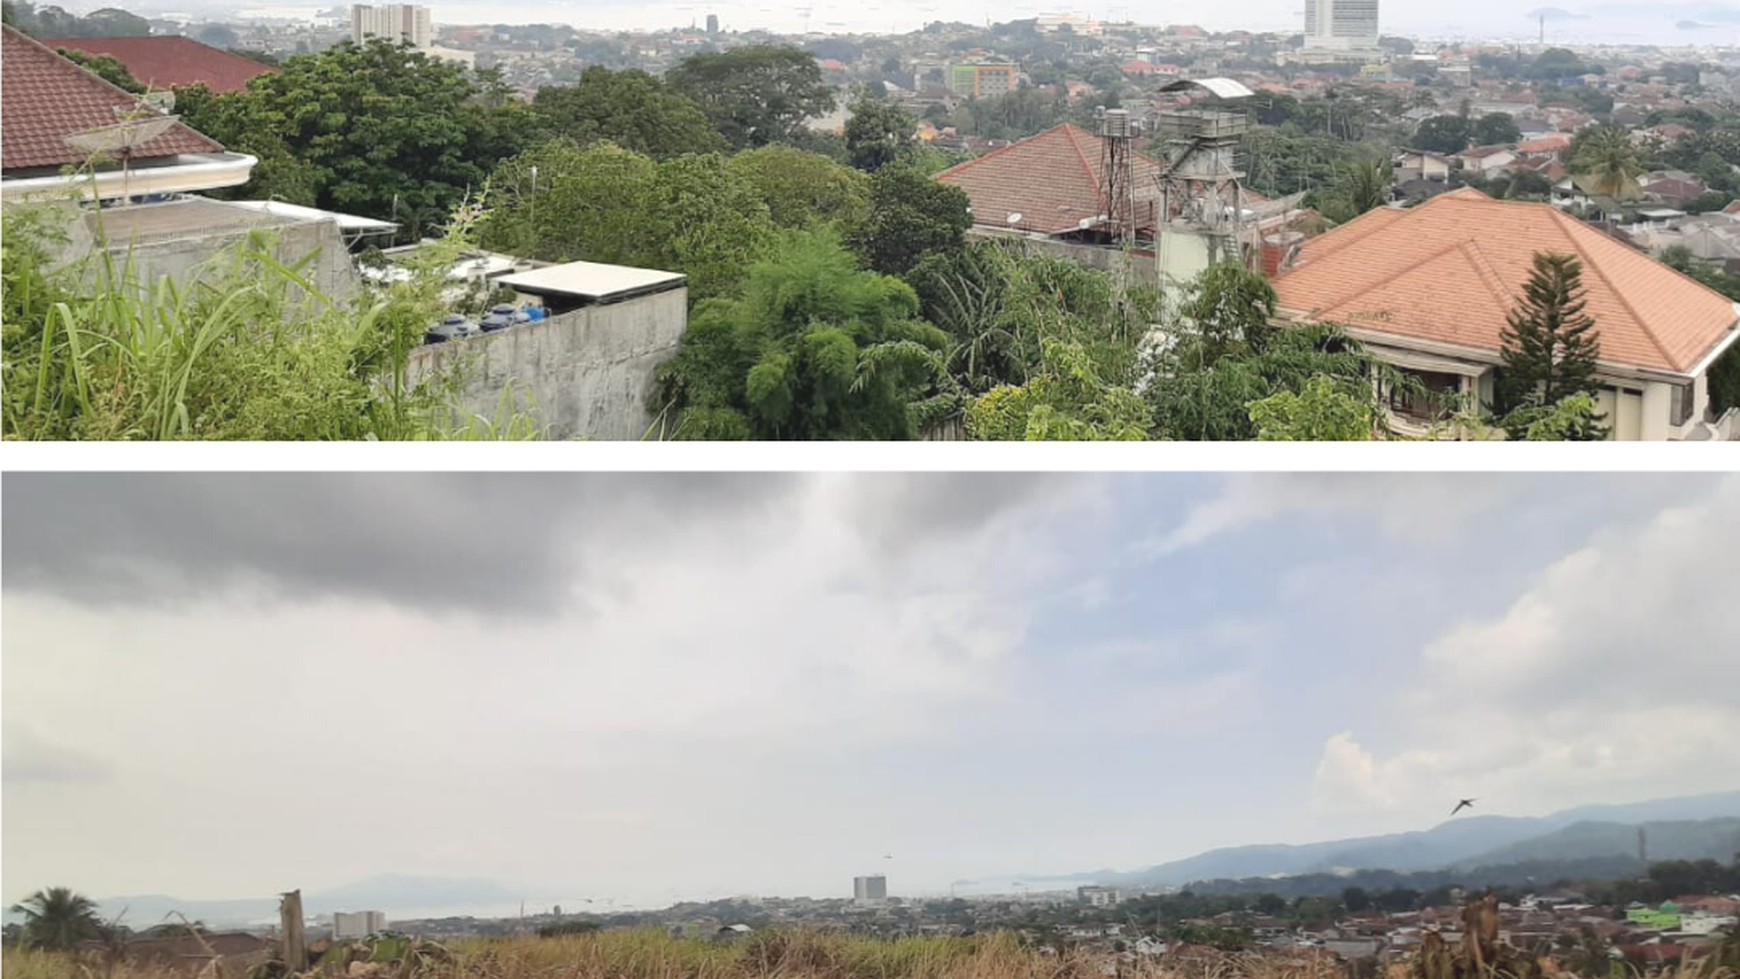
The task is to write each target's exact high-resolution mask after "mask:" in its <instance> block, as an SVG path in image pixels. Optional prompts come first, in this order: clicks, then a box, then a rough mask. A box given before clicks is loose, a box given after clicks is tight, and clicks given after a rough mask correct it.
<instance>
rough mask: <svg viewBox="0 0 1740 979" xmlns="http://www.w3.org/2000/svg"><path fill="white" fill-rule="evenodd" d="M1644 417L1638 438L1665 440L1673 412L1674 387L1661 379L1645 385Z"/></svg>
mask: <svg viewBox="0 0 1740 979" xmlns="http://www.w3.org/2000/svg"><path fill="white" fill-rule="evenodd" d="M1642 409H1643V410H1642V417H1641V418H1640V419H1639V422H1640V423H1641V424H1640V427H1639V432H1638V438H1640V439H1642V440H1643V441H1645V442H1665V441H1667V437H1668V432H1669V428H1668V419H1669V417H1670V416H1671V414H1672V412H1673V389H1672V388H1671V387H1669V386H1668V385H1667V384H1664V383H1662V382H1660V381H1651V382H1649V383H1648V384H1645V385H1644V386H1643V406H1642Z"/></svg>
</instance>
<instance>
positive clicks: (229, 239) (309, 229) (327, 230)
mask: <svg viewBox="0 0 1740 979" xmlns="http://www.w3.org/2000/svg"><path fill="white" fill-rule="evenodd" d="M250 230H252V229H248V228H224V229H221V230H215V231H209V232H206V233H183V234H176V235H156V236H148V237H142V238H138V239H133V240H127V239H124V238H120V237H119V236H114V237H111V239H110V241H109V242H108V246H107V251H108V252H109V254H110V255H111V256H112V257H113V259H114V261H115V263H116V267H117V268H119V267H121V265H122V264H123V263H125V262H126V261H127V260H128V259H129V256H130V257H131V260H132V262H133V265H134V268H135V269H136V270H137V271H138V272H139V281H140V282H141V283H151V282H155V281H157V280H158V279H160V278H162V277H164V276H168V277H170V278H172V279H174V280H175V281H176V282H178V283H182V284H185V283H187V282H188V281H190V280H191V279H192V278H193V277H194V273H196V272H200V273H203V274H219V275H221V274H222V270H223V268H224V266H223V265H222V263H221V261H220V262H219V263H218V264H217V265H215V266H209V265H208V263H211V262H212V259H213V258H214V257H216V256H219V255H227V254H231V251H230V250H231V249H234V248H235V247H236V246H238V245H240V244H242V243H243V242H244V241H246V239H247V236H248V234H249V232H250ZM260 230H261V231H262V233H263V234H265V235H266V236H268V240H270V241H272V254H273V256H274V257H275V258H277V260H278V261H279V262H281V263H283V264H285V265H290V266H294V265H295V264H296V263H297V262H300V261H302V260H303V259H304V258H307V257H308V256H310V255H313V256H314V261H313V263H312V264H311V265H310V267H309V268H308V270H307V271H306V273H305V274H306V275H307V276H308V277H309V279H310V281H311V282H312V283H313V284H314V286H315V288H316V289H318V290H319V291H320V292H322V293H323V294H325V295H326V296H327V297H329V298H332V299H335V300H339V301H343V300H347V299H350V298H352V297H354V296H355V295H356V294H357V293H358V291H359V290H360V289H361V285H362V280H361V278H360V277H359V276H358V275H357V271H356V265H355V264H354V263H353V262H352V261H351V257H350V253H349V252H348V251H347V250H346V249H345V247H344V239H343V238H342V237H340V235H339V232H338V226H337V225H336V224H333V223H332V222H331V221H307V222H302V223H299V224H287V225H280V226H277V227H270V228H265V229H260ZM81 237H82V240H81ZM95 245H96V242H94V241H93V240H92V239H91V238H89V237H88V236H79V235H75V236H74V238H73V240H72V241H71V242H69V247H68V253H69V256H68V257H73V256H74V255H77V254H83V252H80V251H79V249H81V248H84V249H89V248H92V247H94V246H95ZM202 266H203V268H202Z"/></svg>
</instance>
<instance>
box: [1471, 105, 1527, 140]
mask: <svg viewBox="0 0 1740 979" xmlns="http://www.w3.org/2000/svg"><path fill="white" fill-rule="evenodd" d="M1471 135H1472V136H1473V139H1474V142H1476V143H1477V144H1479V145H1481V146H1498V145H1501V144H1509V143H1516V142H1520V141H1521V140H1522V129H1521V128H1519V127H1518V126H1517V124H1516V120H1515V119H1513V118H1511V116H1510V113H1508V112H1488V113H1487V114H1486V115H1483V116H1481V117H1480V118H1479V119H1476V120H1474V127H1473V132H1472V133H1471Z"/></svg>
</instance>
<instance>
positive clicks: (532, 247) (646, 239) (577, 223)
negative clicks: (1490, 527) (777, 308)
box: [479, 140, 774, 299]
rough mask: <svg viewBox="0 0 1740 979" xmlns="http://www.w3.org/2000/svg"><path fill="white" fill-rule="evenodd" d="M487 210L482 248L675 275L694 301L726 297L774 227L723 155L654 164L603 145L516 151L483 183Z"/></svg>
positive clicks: (563, 143)
mask: <svg viewBox="0 0 1740 979" xmlns="http://www.w3.org/2000/svg"><path fill="white" fill-rule="evenodd" d="M534 167H535V168H536V169H537V175H536V178H535V179H534V177H533V174H532V170H533V168H534ZM486 204H487V209H486V210H487V213H486V214H485V216H484V217H483V219H482V222H481V228H480V231H479V233H480V238H481V241H482V243H483V245H484V246H485V247H488V248H494V249H499V250H502V251H506V252H509V253H512V254H516V255H523V256H526V257H528V258H535V259H539V260H542V261H548V262H572V261H589V262H607V263H611V264H617V265H632V266H639V267H643V268H654V269H664V270H667V271H672V272H681V273H683V274H684V275H686V276H688V277H689V292H690V296H691V297H692V298H694V299H704V298H707V297H710V296H722V295H726V294H729V293H730V292H732V291H733V290H734V289H735V288H736V287H737V285H738V283H739V282H741V281H742V278H743V275H744V272H745V270H746V269H747V268H748V266H749V264H750V263H751V262H753V261H754V260H755V259H756V258H757V257H758V256H759V255H760V254H761V253H762V250H763V248H765V246H766V245H767V243H768V242H769V240H770V239H771V236H772V234H773V230H774V228H773V222H772V220H771V219H770V217H769V213H768V207H767V205H766V204H764V203H763V202H762V200H761V197H760V194H759V193H758V191H757V188H756V187H755V186H754V185H753V184H752V183H751V182H750V181H748V180H746V179H745V178H744V176H743V175H742V173H741V171H739V170H736V169H733V168H731V167H730V166H728V165H727V163H726V161H725V159H724V158H723V157H721V156H719V155H717V154H710V155H706V156H698V155H690V156H681V157H677V158H676V159H673V160H666V161H665V162H663V163H657V162H654V161H653V160H650V159H648V158H647V157H644V156H641V155H640V154H638V153H631V152H629V151H628V150H625V149H622V148H621V147H618V146H615V145H613V144H610V143H595V144H593V145H591V146H585V147H581V146H576V145H575V144H573V143H571V142H568V141H565V140H562V141H555V142H551V143H546V144H545V145H543V146H540V147H537V148H536V149H534V150H531V151H529V152H526V153H523V154H521V155H519V156H517V157H515V158H513V159H512V160H509V161H507V162H505V163H503V164H502V165H501V166H500V167H498V168H497V169H496V172H495V173H494V175H492V176H491V177H490V181H489V195H488V197H487V199H486Z"/></svg>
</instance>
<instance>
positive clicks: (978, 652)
mask: <svg viewBox="0 0 1740 979" xmlns="http://www.w3.org/2000/svg"><path fill="white" fill-rule="evenodd" d="M5 490H6V499H7V504H6V506H5V511H4V513H5V516H4V535H3V540H4V598H3V601H4V609H3V613H4V620H3V621H4V625H3V628H4V646H5V657H4V664H3V668H4V676H3V686H0V689H3V698H4V702H3V717H4V739H3V745H4V763H3V766H0V769H3V774H4V793H3V805H4V813H3V816H4V822H5V830H6V831H5V834H4V852H3V861H0V863H3V866H4V881H3V886H4V891H5V893H4V895H3V897H4V899H5V901H7V902H10V901H12V900H16V899H17V898H18V897H19V896H21V895H23V894H25V893H28V892H29V891H31V890H34V889H36V888H37V887H41V886H47V885H49V884H65V885H70V886H73V887H75V888H77V889H78V890H80V891H83V892H85V893H89V894H94V895H100V896H110V895H118V894H139V893H166V894H173V895H176V896H178V897H181V898H184V899H216V898H228V897H253V896H262V895H271V894H274V893H276V892H277V891H278V890H280V889H282V888H283V887H284V886H285V881H286V880H287V878H289V877H291V876H294V877H295V878H296V879H297V880H299V881H300V882H301V886H303V887H304V888H307V889H309V890H310V891H319V890H321V889H322V888H329V887H335V886H338V885H342V884H346V883H348V882H352V881H356V880H359V879H362V878H366V877H369V876H372V875H375V874H379V873H391V872H396V873H406V874H421V875H432V876H454V877H483V878H490V879H493V880H497V881H504V882H512V883H513V884H514V885H515V886H520V887H524V888H527V889H528V890H529V891H531V892H533V893H540V894H549V895H557V896H561V895H612V896H615V897H617V898H618V899H619V900H623V901H636V902H646V901H661V900H668V899H669V898H671V897H674V896H678V895H681V896H708V895H723V894H731V893H768V894H784V895H800V894H809V895H814V896H836V895H839V894H841V893H842V892H845V893H849V890H848V888H849V884H850V878H851V877H852V875H854V874H858V873H865V872H875V871H878V870H883V871H886V872H887V873H888V874H889V875H890V882H891V887H892V889H893V890H894V891H895V892H897V893H918V892H924V891H929V892H932V893H935V892H939V891H946V889H947V887H948V885H949V882H950V881H953V880H956V879H961V878H975V877H980V876H990V875H1008V874H1015V875H1020V874H1039V873H1069V872H1074V871H1084V870H1092V869H1096V868H1101V867H1114V868H1119V869H1131V868H1136V867H1141V866H1146V865H1149V864H1153V863H1157V862H1161V861H1164V860H1168V859H1173V858H1177V857H1182V856H1187V855H1190V854H1192V853H1195V852H1198V851H1200V850H1202V849H1205V848H1209V847H1213V846H1218V845H1227V844H1240V843H1254V842H1306V841H1311V840H1317V839H1325V838H1335V837H1339V836H1346V835H1353V834H1360V833H1367V832H1378V831H1397V830H1406V829H1415V828H1427V827H1429V826H1431V825H1433V824H1434V823H1436V822H1437V821H1438V820H1439V819H1440V818H1441V817H1442V815H1443V813H1444V812H1445V808H1446V800H1447V799H1452V800H1453V797H1459V796H1478V797H1479V798H1481V799H1482V800H1483V805H1484V806H1486V807H1488V811H1493V812H1499V813H1505V814H1513V815H1535V814H1545V813H1548V812H1551V811H1555V810H1558V809H1563V808H1568V807H1571V806H1575V805H1581V804H1587V803H1596V802H1629V801H1638V800H1642V799H1648V798H1656V797H1663V796H1669V795H1677V794H1692V793H1701V792H1709V791H1718V790H1726V789H1732V788H1734V787H1735V786H1733V785H1732V784H1727V783H1723V782H1721V781H1720V779H1719V776H1718V774H1717V773H1716V772H1715V771H1714V770H1713V769H1712V767H1711V765H1710V759H1711V758H1715V757H1721V756H1722V755H1723V753H1724V751H1725V750H1726V749H1727V748H1731V747H1732V745H1733V744H1734V743H1736V742H1737V741H1740V696H1737V695H1736V694H1735V691H1736V690H1740V658H1737V657H1733V656H1727V657H1723V656H1720V655H1717V654H1718V652H1719V651H1721V650H1733V649H1735V648H1740V619H1737V618H1736V617H1735V616H1734V615H1733V598H1734V591H1733V583H1734V582H1735V581H1736V580H1740V548H1737V547H1735V546H1733V542H1734V541H1735V540H1736V539H1737V537H1740V477H1731V476H1730V477H1721V476H1702V475H1692V476H1687V475H1681V476H1663V475H1649V476H1636V475H1604V476H1565V475H1549V476H1538V475H1515V476H1492V475H1480V474H1463V475H1408V476H1399V475H1398V476H1385V475H1353V476H1338V475H1313V476H1272V475H1246V476H1237V475H1235V476H1194V475H1140V476H1135V475H1131V476H1108V475H1097V476H1096V475H1048V476H1028V475H996V474H987V475H912V476H906V475H842V474H836V475H812V476H779V475H753V474H740V475H729V476H712V475H682V474H663V475H651V476H637V475H567V474H547V475H502V474H480V475H445V476H424V475H417V474H404V475H345V476H326V475H287V476H280V475H264V474H249V475H198V476H175V475H152V476H137V475H112V474H111V475H70V476H62V475H44V474H37V475H16V474H14V475H9V476H8V477H7V478H6V480H5ZM884 854H893V855H894V859H893V860H892V861H884V860H883V859H882V857H883V855H884Z"/></svg>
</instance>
